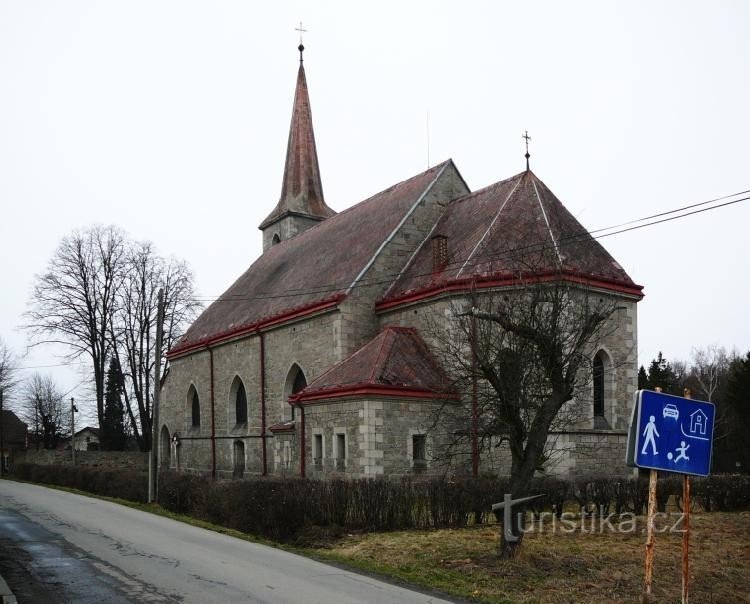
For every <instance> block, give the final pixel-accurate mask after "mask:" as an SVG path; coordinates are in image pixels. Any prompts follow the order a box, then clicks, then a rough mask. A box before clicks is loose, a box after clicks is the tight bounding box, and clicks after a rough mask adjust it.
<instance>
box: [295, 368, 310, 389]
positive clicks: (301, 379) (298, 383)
mask: <svg viewBox="0 0 750 604" xmlns="http://www.w3.org/2000/svg"><path fill="white" fill-rule="evenodd" d="M306 387H307V380H306V379H305V374H304V373H302V370H301V369H300V370H299V371H298V372H297V375H296V376H295V378H294V384H292V394H297V393H298V392H299V391H300V390H302V389H303V388H306Z"/></svg>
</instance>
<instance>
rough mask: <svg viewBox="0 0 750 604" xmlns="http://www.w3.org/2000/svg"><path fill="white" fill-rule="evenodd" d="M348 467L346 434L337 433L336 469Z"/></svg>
mask: <svg viewBox="0 0 750 604" xmlns="http://www.w3.org/2000/svg"><path fill="white" fill-rule="evenodd" d="M344 468H346V434H337V435H336V469H337V470H344Z"/></svg>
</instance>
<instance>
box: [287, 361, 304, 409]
mask: <svg viewBox="0 0 750 604" xmlns="http://www.w3.org/2000/svg"><path fill="white" fill-rule="evenodd" d="M306 386H307V379H306V378H305V374H304V373H303V372H302V369H301V368H300V366H299V365H297V364H296V363H295V364H294V365H292V368H291V369H290V370H289V373H288V374H287V376H286V383H285V384H284V407H285V409H286V408H289V407H290V405H289V403H288V399H289V397H290V396H292V395H293V394H297V393H298V392H299V391H300V390H302V389H303V388H305V387H306ZM287 413H289V415H287ZM290 416H291V419H294V406H293V405H291V410H290V411H288V412H287V411H286V410H285V411H284V417H290Z"/></svg>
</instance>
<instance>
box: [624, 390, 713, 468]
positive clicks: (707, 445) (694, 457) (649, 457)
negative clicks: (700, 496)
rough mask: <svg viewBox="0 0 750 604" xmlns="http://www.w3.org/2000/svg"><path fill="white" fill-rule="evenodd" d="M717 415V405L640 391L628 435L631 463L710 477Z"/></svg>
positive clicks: (649, 391)
mask: <svg viewBox="0 0 750 604" xmlns="http://www.w3.org/2000/svg"><path fill="white" fill-rule="evenodd" d="M714 415H715V410H714V405H713V403H707V402H704V401H696V400H694V399H688V398H682V397H680V396H672V395H670V394H663V393H661V392H652V391H651V390H639V391H638V392H637V393H636V397H635V406H634V409H633V417H632V419H631V421H630V431H629V433H628V453H627V455H628V459H627V461H628V464H629V465H634V466H637V467H639V468H650V469H652V470H663V471H666V472H678V473H680V474H695V475H698V476H708V474H709V473H710V472H711V451H712V448H713V433H714Z"/></svg>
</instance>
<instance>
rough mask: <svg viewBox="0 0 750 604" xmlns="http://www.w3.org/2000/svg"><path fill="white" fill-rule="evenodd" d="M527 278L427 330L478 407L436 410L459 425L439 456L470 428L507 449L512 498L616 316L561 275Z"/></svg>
mask: <svg viewBox="0 0 750 604" xmlns="http://www.w3.org/2000/svg"><path fill="white" fill-rule="evenodd" d="M534 281H535V280H534V279H533V278H532V279H529V280H526V281H525V280H522V279H519V282H518V286H517V287H513V288H507V289H503V290H496V291H494V292H487V291H485V292H481V293H476V294H472V295H470V296H468V297H467V299H466V300H465V301H464V302H463V303H453V305H452V306H453V308H452V313H451V315H452V317H453V320H452V321H451V322H449V325H448V329H435V328H430V330H429V332H430V334H429V335H430V338H431V339H432V340H433V342H434V343H435V344H436V348H437V350H438V355H439V356H440V357H441V360H442V362H443V364H444V367H445V368H446V370H447V371H448V374H449V375H451V376H453V378H454V379H455V383H454V387H455V388H456V390H457V391H458V392H460V393H461V394H463V395H464V399H465V400H470V399H471V398H472V395H473V394H474V393H475V395H474V396H475V400H476V406H477V413H476V419H475V420H473V419H472V417H473V416H472V414H471V413H470V412H469V413H467V408H466V406H459V407H455V406H454V407H451V406H450V405H446V406H444V407H443V408H442V409H441V411H440V413H441V415H442V418H441V419H442V420H443V421H445V420H446V419H449V421H451V422H452V423H453V425H455V426H457V427H458V429H457V430H456V431H455V436H454V442H452V443H451V446H450V447H449V448H448V449H447V451H448V453H447V455H451V454H455V453H458V454H463V455H465V453H466V451H467V450H471V446H472V441H473V440H474V437H473V435H474V434H476V442H477V443H478V447H479V450H480V452H481V451H485V452H487V451H490V450H491V449H493V448H495V447H498V446H507V447H508V450H509V452H510V458H511V469H510V491H511V494H512V496H513V498H514V499H516V498H519V497H524V496H527V495H531V494H532V493H530V491H529V490H530V485H531V481H532V478H533V477H534V475H535V474H536V472H537V471H538V470H540V469H541V468H542V467H543V465H544V464H545V462H546V461H547V460H548V457H549V454H550V446H551V445H550V435H551V434H552V433H553V432H554V431H556V430H561V429H564V428H565V427H570V424H571V422H573V421H575V419H576V412H575V410H574V406H571V405H566V403H569V402H570V401H572V400H573V399H574V398H576V397H580V396H581V395H582V394H583V391H584V388H586V387H587V386H590V383H591V375H592V369H593V367H592V356H593V354H594V352H595V348H596V344H597V343H598V342H600V341H601V339H602V338H603V337H604V336H605V335H606V334H607V333H610V332H611V331H612V330H613V329H614V323H615V322H616V317H614V315H615V314H616V312H617V306H616V303H615V301H614V299H613V298H611V297H609V296H601V295H598V294H595V293H593V292H591V291H588V290H587V289H585V288H584V287H583V286H581V285H576V284H571V283H569V282H567V281H565V280H564V279H563V278H562V277H561V278H559V279H558V280H554V281H547V282H539V281H536V282H534ZM446 415H447V416H450V417H449V418H447V417H446ZM474 422H475V423H474ZM520 522H521V520H520V519H519V518H518V516H517V515H516V514H515V513H514V514H513V526H512V527H511V533H512V535H514V537H515V538H516V540H515V541H513V540H512V539H511V540H508V539H506V538H505V536H503V541H502V544H501V555H502V556H503V557H506V558H510V557H513V556H515V555H516V553H517V552H518V550H519V548H520V546H521V542H522V538H523V532H522V526H521V524H520Z"/></svg>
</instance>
